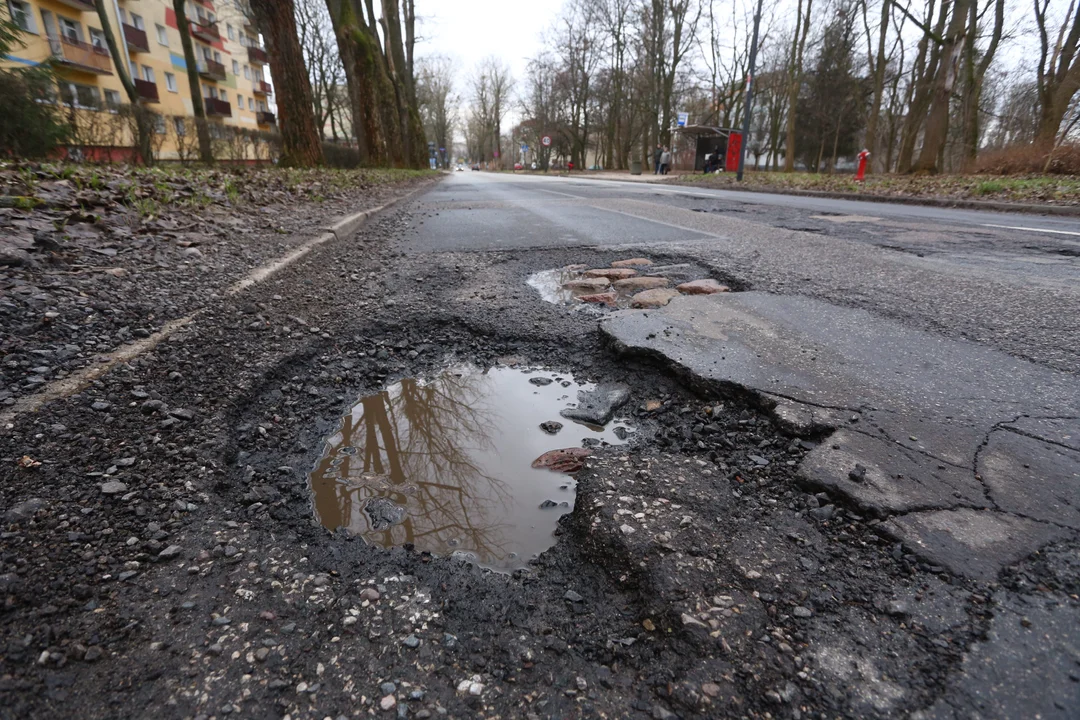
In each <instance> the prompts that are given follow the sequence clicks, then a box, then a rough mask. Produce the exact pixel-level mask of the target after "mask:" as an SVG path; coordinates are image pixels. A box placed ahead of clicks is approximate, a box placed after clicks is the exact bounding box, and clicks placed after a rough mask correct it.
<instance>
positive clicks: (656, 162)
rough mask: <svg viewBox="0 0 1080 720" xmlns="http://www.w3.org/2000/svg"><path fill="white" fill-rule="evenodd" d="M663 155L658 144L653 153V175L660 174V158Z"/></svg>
mask: <svg viewBox="0 0 1080 720" xmlns="http://www.w3.org/2000/svg"><path fill="white" fill-rule="evenodd" d="M663 154H664V148H663V147H662V146H661V145H660V144H659V143H658V144H657V145H656V150H654V151H653V175H659V174H660V158H661V157H662V156H663Z"/></svg>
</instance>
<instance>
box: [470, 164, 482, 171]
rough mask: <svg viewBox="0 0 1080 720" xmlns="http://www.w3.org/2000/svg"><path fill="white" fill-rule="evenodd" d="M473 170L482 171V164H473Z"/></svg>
mask: <svg viewBox="0 0 1080 720" xmlns="http://www.w3.org/2000/svg"><path fill="white" fill-rule="evenodd" d="M472 169H473V170H479V169H480V163H473V166H472Z"/></svg>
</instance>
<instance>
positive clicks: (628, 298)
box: [527, 258, 730, 309]
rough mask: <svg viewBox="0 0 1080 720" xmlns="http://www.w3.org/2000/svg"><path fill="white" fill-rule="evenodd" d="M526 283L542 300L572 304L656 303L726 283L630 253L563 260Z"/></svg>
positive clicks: (628, 305) (709, 290)
mask: <svg viewBox="0 0 1080 720" xmlns="http://www.w3.org/2000/svg"><path fill="white" fill-rule="evenodd" d="M527 283H528V285H529V286H530V287H532V288H533V289H534V290H536V291H537V292H538V293H539V294H540V297H541V299H543V300H544V301H545V302H550V303H555V304H559V305H568V306H571V307H577V308H593V309H599V308H642V309H647V308H656V307H663V306H664V305H667V304H668V303H669V302H671V300H672V299H674V298H676V297H678V296H679V295H711V294H714V293H721V292H729V291H730V288H729V287H728V286H726V285H724V284H722V283H720V282H717V281H716V280H714V279H712V278H710V277H708V274H707V272H705V271H704V270H702V269H701V268H699V267H698V266H696V265H693V264H690V263H680V264H674V265H656V264H655V263H653V261H652V260H649V259H648V258H630V259H627V260H619V261H616V262H614V263H612V267H607V268H605V267H590V266H588V265H568V266H567V267H563V268H556V269H554V270H542V271H541V272H538V273H534V274H532V275H530V276H529V279H528V280H527Z"/></svg>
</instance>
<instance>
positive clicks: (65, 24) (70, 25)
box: [58, 17, 82, 42]
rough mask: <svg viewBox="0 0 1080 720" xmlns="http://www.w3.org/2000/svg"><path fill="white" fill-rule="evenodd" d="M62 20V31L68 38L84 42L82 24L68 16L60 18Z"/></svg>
mask: <svg viewBox="0 0 1080 720" xmlns="http://www.w3.org/2000/svg"><path fill="white" fill-rule="evenodd" d="M58 19H59V20H60V33H61V34H62V35H63V36H64V37H66V38H67V39H68V40H75V41H76V42H82V26H81V25H79V23H77V22H75V21H74V20H68V19H67V18H66V17H62V18H58Z"/></svg>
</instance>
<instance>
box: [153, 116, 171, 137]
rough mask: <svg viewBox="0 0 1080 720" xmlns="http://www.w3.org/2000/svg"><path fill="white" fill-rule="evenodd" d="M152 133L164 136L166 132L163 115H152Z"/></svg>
mask: <svg viewBox="0 0 1080 720" xmlns="http://www.w3.org/2000/svg"><path fill="white" fill-rule="evenodd" d="M154 132H155V133H157V134H158V135H164V134H165V133H166V132H168V131H167V130H166V129H165V116H164V115H158V114H156V113H155V114H154Z"/></svg>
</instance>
